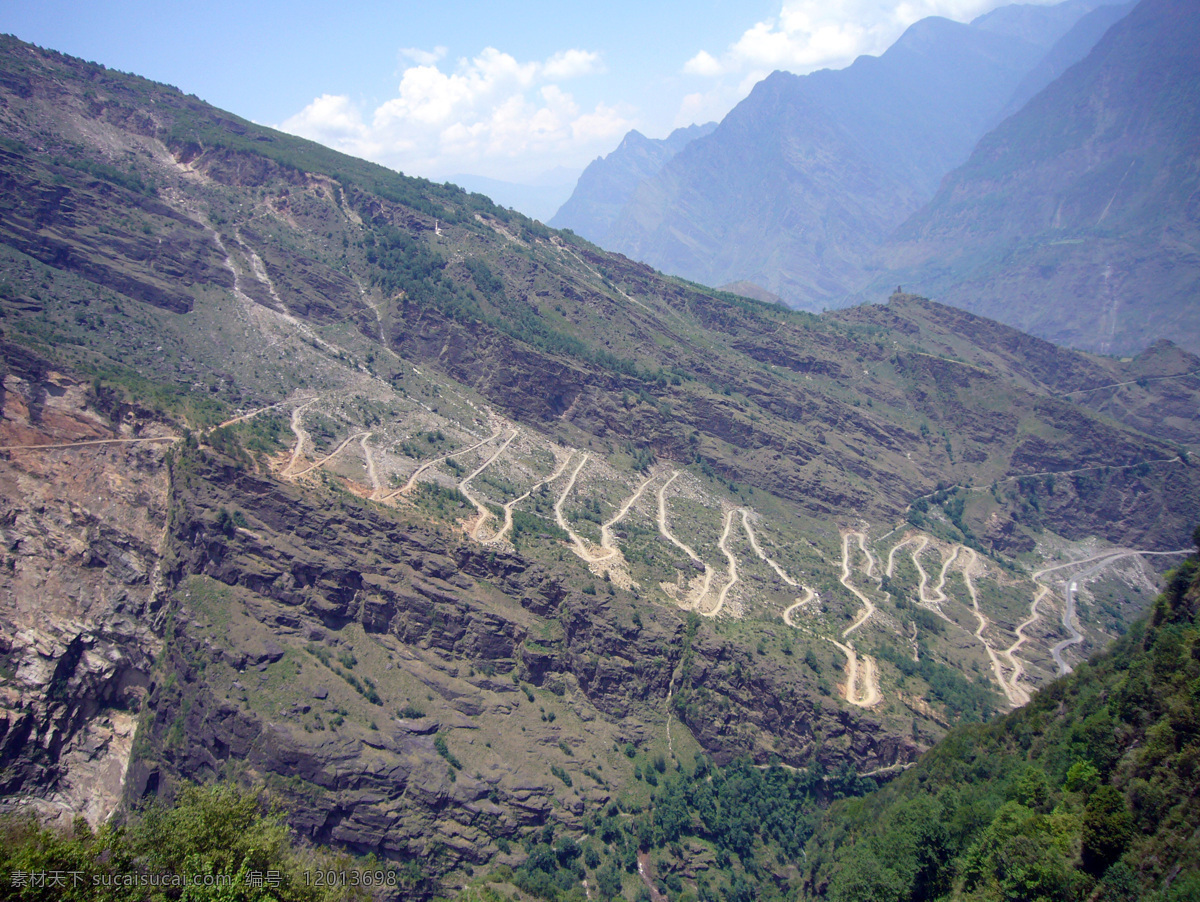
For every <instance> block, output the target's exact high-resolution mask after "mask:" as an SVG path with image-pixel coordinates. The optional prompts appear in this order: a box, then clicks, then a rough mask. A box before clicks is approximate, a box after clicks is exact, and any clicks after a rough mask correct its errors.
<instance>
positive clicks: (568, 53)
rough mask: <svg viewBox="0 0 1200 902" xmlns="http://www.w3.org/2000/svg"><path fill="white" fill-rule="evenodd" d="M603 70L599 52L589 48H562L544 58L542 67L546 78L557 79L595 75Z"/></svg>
mask: <svg viewBox="0 0 1200 902" xmlns="http://www.w3.org/2000/svg"><path fill="white" fill-rule="evenodd" d="M603 71H604V66H603V64H602V63H601V62H600V54H598V53H593V52H592V51H590V50H563V51H561V52H559V53H556V54H554V56H552V57H550V59H548V60H546V65H545V66H544V67H543V69H542V72H543V74H544V75H545V76H546V78H553V79H559V80H561V79H567V78H579V77H580V76H582V75H597V74H599V73H601V72H603Z"/></svg>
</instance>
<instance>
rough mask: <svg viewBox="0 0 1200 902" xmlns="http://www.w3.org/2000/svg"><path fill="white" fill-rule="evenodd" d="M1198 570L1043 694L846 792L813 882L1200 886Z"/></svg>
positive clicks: (1014, 887)
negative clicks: (890, 776) (873, 789)
mask: <svg viewBox="0 0 1200 902" xmlns="http://www.w3.org/2000/svg"><path fill="white" fill-rule="evenodd" d="M1197 538H1200V536H1198V537H1197ZM1198 574H1200V568H1198V567H1197V559H1196V558H1195V557H1194V556H1193V557H1192V558H1190V559H1189V560H1188V561H1187V562H1186V564H1185V565H1184V566H1182V567H1180V568H1179V569H1178V570H1177V571H1175V573H1174V575H1173V577H1172V578H1171V580H1170V582H1169V584H1168V588H1167V591H1166V592H1165V593H1164V594H1163V595H1162V596H1161V597H1160V599H1159V600H1158V602H1157V603H1156V605H1155V607H1154V610H1153V612H1152V614H1151V615H1150V617H1149V619H1148V620H1144V621H1141V622H1139V623H1138V624H1137V625H1136V626H1135V628H1134V629H1133V630H1131V632H1130V634H1129V636H1127V637H1126V638H1125V639H1123V640H1122V641H1121V642H1120V643H1118V645H1117V647H1116V648H1115V649H1114V650H1113V651H1112V652H1111V653H1109V654H1106V655H1103V656H1100V657H1097V658H1096V659H1094V660H1093V661H1091V662H1089V664H1088V665H1087V667H1086V668H1081V669H1080V671H1079V672H1077V673H1076V674H1074V675H1073V676H1072V677H1070V678H1069V679H1066V680H1063V681H1060V682H1058V683H1055V684H1054V685H1053V686H1050V687H1049V688H1047V689H1046V690H1044V691H1042V692H1041V693H1039V694H1038V695H1037V696H1036V697H1035V699H1034V701H1033V703H1032V704H1030V705H1029V706H1028V707H1027V708H1025V709H1023V710H1021V711H1019V712H1017V713H1015V714H1011V715H1009V716H1007V717H1004V718H1000V719H998V720H997V721H995V722H993V723H991V724H988V725H987V726H986V727H976V728H967V729H963V730H959V731H956V732H954V733H952V734H950V735H949V736H947V737H946V739H944V740H943V741H942V742H941V743H940V744H939V745H938V746H937V747H936V748H935V749H933V750H932V751H931V752H930V753H929V754H928V755H926V756H925V757H924V758H922V759H921V761H920V762H919V763H918V764H917V765H916V766H915V767H914V768H913V769H912V770H910V771H909V772H907V773H906V774H905V775H904V776H903V777H901V778H900V779H898V780H896V781H895V782H894V783H893V784H891V785H890V786H888V787H887V788H886V789H884V790H881V791H880V792H879V793H877V794H874V795H872V796H868V797H866V798H864V799H862V800H859V801H855V802H850V803H843V804H840V805H836V806H834V807H833V808H832V809H831V810H830V812H829V814H828V815H827V816H826V818H825V819H824V821H823V822H822V823H821V825H820V826H819V827H818V829H817V831H816V833H815V835H814V836H813V838H812V839H811V840H810V841H809V843H808V845H807V851H808V855H807V860H808V865H807V867H806V869H805V870H806V871H807V879H806V883H807V887H806V888H807V893H806V896H805V897H806V898H828V899H837V900H859V899H861V900H867V899H872V900H875V899H883V898H891V899H933V898H943V897H946V896H948V895H950V894H953V895H954V896H955V897H958V896H960V894H961V895H962V896H969V898H973V899H981V900H990V899H1011V898H1047V899H1069V898H1083V897H1085V896H1087V897H1088V898H1098V899H1133V898H1137V899H1187V898H1192V897H1193V896H1194V894H1195V893H1196V891H1197V887H1198V878H1197V871H1196V862H1197V859H1198V856H1200V849H1198V848H1197V835H1198V834H1197V828H1198V827H1200V824H1198V822H1197V809H1196V805H1195V799H1194V797H1193V796H1194V784H1193V783H1191V781H1190V778H1189V777H1188V775H1187V774H1188V771H1189V769H1190V767H1191V764H1190V761H1191V760H1192V759H1193V758H1194V756H1195V755H1196V754H1197V751H1198V749H1197V739H1196V736H1197V734H1196V727H1195V725H1196V718H1197V714H1198V712H1197V707H1196V697H1195V691H1194V686H1195V682H1196V679H1197V676H1198V675H1200V664H1198V656H1197V648H1200V645H1198V644H1197V637H1198V635H1200V624H1198V623H1197V614H1198V613H1200V578H1198Z"/></svg>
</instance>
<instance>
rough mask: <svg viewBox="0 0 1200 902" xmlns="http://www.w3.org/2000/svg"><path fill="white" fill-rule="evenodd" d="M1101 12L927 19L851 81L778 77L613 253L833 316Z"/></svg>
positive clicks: (634, 213)
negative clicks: (1067, 40) (1012, 105)
mask: <svg viewBox="0 0 1200 902" xmlns="http://www.w3.org/2000/svg"><path fill="white" fill-rule="evenodd" d="M1090 8H1091V7H1090V5H1084V4H1080V3H1070V4H1066V5H1063V6H1056V7H1041V6H1031V7H1004V8H1002V9H999V10H996V11H994V12H993V13H990V14H989V15H988V16H985V17H983V18H982V19H980V20H977V21H976V22H974V23H972V24H971V25H962V24H959V23H956V22H951V21H949V20H946V19H941V18H936V17H934V18H929V19H924V20H922V21H920V22H917V23H916V24H914V25H913V26H911V27H910V28H909V29H908V30H907V31H906V32H905V33H904V34H903V35H902V36H901V37H900V39H899V40H898V41H897V42H896V43H895V44H894V45H893V46H892V47H891V48H889V49H888V50H887V52H885V53H884V54H883V55H882V56H879V57H865V56H864V57H860V58H859V59H858V60H856V61H855V62H854V64H853V65H851V66H849V67H848V68H846V69H842V70H839V71H830V70H822V71H820V72H814V73H811V74H809V75H805V76H795V75H791V74H788V73H784V72H776V73H774V74H773V75H771V76H770V77H768V78H767V79H765V80H764V81H762V82H760V83H759V84H758V85H756V86H755V87H754V89H753V90H752V91H751V92H750V95H749V96H748V97H747V98H746V99H745V100H743V101H742V102H741V103H740V104H738V106H736V107H735V108H734V109H733V110H732V111H731V112H730V113H729V114H728V115H727V116H726V117H725V119H724V120H723V121H722V122H721V124H720V125H719V126H718V127H717V129H716V130H715V131H714V132H713V133H712V134H711V135H709V136H708V137H706V138H703V139H700V140H697V141H694V142H692V143H691V144H689V145H688V146H687V147H685V148H684V149H683V150H682V151H680V153H678V154H677V155H676V156H675V157H674V158H672V159H671V160H670V161H669V162H668V163H667V164H666V165H664V166H663V167H662V170H661V171H660V172H659V173H658V174H657V175H656V176H654V177H653V178H651V179H648V180H647V181H644V182H643V183H642V184H641V186H640V187H639V188H638V190H637V193H636V194H635V196H634V197H633V199H632V200H631V201H630V202H629V203H628V204H627V205H626V207H625V208H624V209H623V210H622V211H621V214H620V216H619V217H618V218H617V219H616V221H615V222H614V223H613V225H612V227H611V228H610V229H609V231H608V232H607V234H606V235H605V236H604V237H603V238H601V239H598V240H599V243H600V244H602V245H603V246H605V247H608V248H611V249H613V250H616V251H620V252H621V253H624V254H627V255H628V256H630V257H632V258H634V259H639V260H644V261H646V262H648V263H650V264H651V265H653V266H656V267H660V268H662V269H663V270H664V271H666V272H672V273H678V274H680V275H683V276H686V277H687V278H689V279H694V280H696V281H699V282H703V283H705V284H710V285H719V284H725V283H728V282H735V281H741V280H746V281H750V282H753V283H755V284H757V285H759V286H761V287H763V288H765V289H766V290H767V291H770V292H772V293H773V294H776V295H779V296H780V297H782V298H783V299H784V300H785V301H786V302H787V303H789V304H792V305H794V306H799V307H804V308H809V309H819V308H821V307H823V306H826V305H828V304H829V303H831V302H832V301H835V300H837V299H840V298H841V297H842V296H843V295H844V294H845V293H846V292H847V291H849V290H850V289H851V288H852V287H853V286H855V285H857V284H859V283H860V282H861V278H862V267H863V265H864V263H865V262H866V260H867V258H868V257H869V255H870V254H871V253H872V252H873V250H874V249H875V248H876V247H878V245H879V244H880V243H881V242H882V241H883V239H884V238H885V237H886V236H887V234H888V233H889V232H890V231H891V230H892V229H894V228H895V227H897V226H898V225H900V224H901V223H902V222H903V221H904V220H905V219H906V218H907V217H908V216H909V215H910V214H912V213H914V212H916V210H917V209H918V208H920V206H921V205H922V204H923V203H924V202H925V201H927V200H928V199H929V198H930V197H931V196H932V195H933V194H934V192H935V191H936V189H937V186H938V183H939V181H940V180H941V178H942V176H943V175H944V174H945V173H946V172H948V171H949V170H950V169H951V168H953V167H954V166H955V165H957V164H959V163H960V162H961V161H963V160H964V159H966V157H967V156H968V154H969V153H970V152H971V149H972V147H973V146H974V145H975V142H976V141H977V140H978V139H979V137H980V136H981V135H982V134H983V133H984V132H985V131H986V129H987V128H988V127H989V126H990V125H991V124H992V123H993V122H994V121H995V116H996V115H997V114H998V113H999V112H1000V110H1001V109H1002V108H1003V107H1004V105H1005V103H1006V102H1007V101H1008V99H1009V97H1010V96H1011V95H1012V93H1013V91H1014V90H1015V89H1016V88H1017V87H1018V85H1019V84H1020V83H1021V81H1022V79H1023V78H1025V77H1026V75H1028V74H1029V72H1030V71H1031V70H1032V69H1034V68H1035V67H1036V66H1037V65H1038V63H1039V61H1040V60H1041V59H1042V58H1043V56H1045V54H1046V53H1047V51H1048V50H1049V49H1050V48H1051V47H1052V45H1053V44H1054V43H1055V41H1056V40H1057V39H1058V38H1059V37H1060V36H1061V35H1062V34H1063V33H1064V32H1066V31H1068V30H1069V29H1070V27H1071V26H1072V24H1073V23H1074V21H1075V20H1076V19H1078V18H1079V17H1080V16H1082V15H1083V14H1084V13H1085V12H1087V11H1088V10H1089V9H1090ZM1035 26H1036V27H1035ZM1035 35H1036V37H1035Z"/></svg>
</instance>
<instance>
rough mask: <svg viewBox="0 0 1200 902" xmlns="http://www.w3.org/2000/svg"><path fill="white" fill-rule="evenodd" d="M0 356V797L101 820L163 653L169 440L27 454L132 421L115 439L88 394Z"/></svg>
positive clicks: (32, 361)
mask: <svg viewBox="0 0 1200 902" xmlns="http://www.w3.org/2000/svg"><path fill="white" fill-rule="evenodd" d="M6 352H7V353H6V357H7V359H8V362H9V364H10V367H11V368H10V370H9V372H8V373H7V375H6V376H5V378H4V390H3V397H2V402H3V408H2V414H0V415H2V419H0V446H3V449H4V450H3V452H2V453H3V456H4V459H2V460H0V505H2V508H0V539H2V542H3V548H4V559H3V564H2V565H0V653H2V654H3V666H4V668H5V670H6V671H8V674H11V679H6V680H5V686H4V689H3V693H4V694H3V697H2V700H0V757H2V758H3V760H4V762H5V765H6V767H5V771H4V777H3V784H2V787H0V791H2V793H3V795H4V796H6V797H9V798H11V797H14V796H25V797H27V798H31V799H33V800H35V803H36V807H38V808H39V809H40V810H41V811H42V812H43V813H46V814H49V815H59V814H61V815H63V816H65V817H70V816H72V815H74V814H78V813H82V814H83V815H84V816H85V817H86V818H87V819H88V820H89V821H90V822H91V823H93V824H96V823H99V822H100V821H102V820H104V819H105V818H106V817H108V815H109V814H111V813H112V811H113V809H114V807H115V806H116V804H117V802H118V801H119V800H120V798H121V796H122V792H123V784H124V779H125V772H126V767H127V765H128V762H129V758H130V753H131V750H132V745H133V735H134V730H135V727H136V719H137V711H138V709H139V707H140V705H141V703H142V701H143V699H144V697H145V691H146V687H147V685H148V683H149V674H150V670H151V667H152V665H153V659H154V656H155V655H156V654H157V652H158V649H159V645H160V643H159V640H158V638H157V636H156V635H155V633H154V631H153V629H152V628H151V619H152V615H153V612H154V610H155V608H156V607H157V602H156V594H157V590H158V587H159V546H160V543H161V540H162V537H163V530H164V527H165V523H166V499H167V474H166V468H165V465H164V461H163V454H164V450H163V449H164V448H166V447H169V444H168V443H158V442H142V443H123V444H119V443H113V444H93V445H83V446H80V447H78V448H69V449H61V448H22V447H21V446H27V445H61V444H64V443H67V442H72V441H98V440H103V439H108V438H112V437H115V436H116V435H118V434H121V435H125V436H129V435H130V432H131V431H130V429H129V425H130V424H125V427H124V430H123V431H122V432H121V433H118V432H116V431H114V430H113V429H112V428H110V426H109V424H108V423H106V422H104V421H103V420H102V419H101V418H100V417H98V416H97V415H96V414H95V413H93V412H91V411H89V410H88V409H87V408H86V405H85V401H86V394H87V393H86V388H85V386H84V385H82V384H80V383H79V382H77V381H75V380H73V379H70V378H68V377H65V376H62V375H61V374H58V373H55V372H53V371H49V370H48V369H47V368H46V367H45V366H44V365H43V364H42V363H41V362H40V361H38V360H36V358H33V357H31V356H29V355H26V354H24V353H22V352H20V351H18V350H16V349H12V348H6ZM152 430H153V427H150V429H149V430H148V431H147V432H146V433H144V435H147V436H149V435H152V434H153V431H152ZM8 674H6V676H7V675H8Z"/></svg>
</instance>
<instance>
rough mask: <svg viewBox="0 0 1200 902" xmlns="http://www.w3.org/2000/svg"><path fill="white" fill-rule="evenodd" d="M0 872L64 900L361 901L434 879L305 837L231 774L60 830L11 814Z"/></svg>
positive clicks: (3, 831)
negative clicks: (171, 797)
mask: <svg viewBox="0 0 1200 902" xmlns="http://www.w3.org/2000/svg"><path fill="white" fill-rule="evenodd" d="M0 873H2V874H3V875H4V878H3V879H4V880H5V885H3V886H0V898H4V899H13V900H41V899H47V900H49V899H53V900H56V902H74V900H80V902H83V900H86V902H98V900H103V902H110V900H111V902H133V900H138V902H141V900H154V902H165V900H170V899H187V900H189V902H352V900H356V899H370V898H373V897H378V895H380V889H381V888H382V889H384V890H386V891H387V894H389V895H391V896H399V897H401V898H404V897H407V896H409V895H410V894H412V893H414V892H416V893H420V892H422V891H426V890H427V889H428V887H427V886H426V884H425V880H424V878H423V876H422V874H421V872H420V869H419V868H417V867H416V866H409V867H404V868H401V869H399V870H397V869H396V868H393V867H386V866H384V865H382V864H379V863H377V862H375V861H373V860H362V859H352V858H351V857H350V856H348V855H343V854H335V853H332V852H330V851H328V850H327V849H322V848H313V847H302V846H300V845H298V844H297V843H296V842H295V841H294V840H293V839H292V838H291V836H290V834H289V831H288V829H287V826H286V824H285V823H284V818H283V812H282V811H280V810H278V809H276V808H269V809H268V808H264V805H263V803H262V802H261V801H260V799H259V798H258V797H257V796H256V795H255V794H254V793H253V792H249V791H246V790H242V789H239V788H237V787H236V786H233V785H231V784H228V783H214V784H210V785H207V786H195V785H187V786H184V787H182V788H181V789H180V792H179V795H178V797H177V798H176V799H175V802H174V803H173V804H164V803H155V804H151V805H149V806H148V807H146V808H144V809H142V810H141V811H139V812H137V813H136V814H135V815H134V816H133V817H132V818H131V819H130V821H129V823H128V824H126V825H125V826H116V825H113V824H105V825H104V826H102V827H100V828H99V829H98V830H92V829H91V828H90V827H89V826H88V824H87V822H86V821H85V820H84V819H83V818H76V820H75V822H74V824H73V825H72V827H71V828H70V829H69V830H59V829H53V828H48V827H45V826H43V825H41V824H39V823H38V821H37V819H36V818H35V817H33V816H32V815H30V814H10V815H7V816H6V817H5V818H3V819H0Z"/></svg>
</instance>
